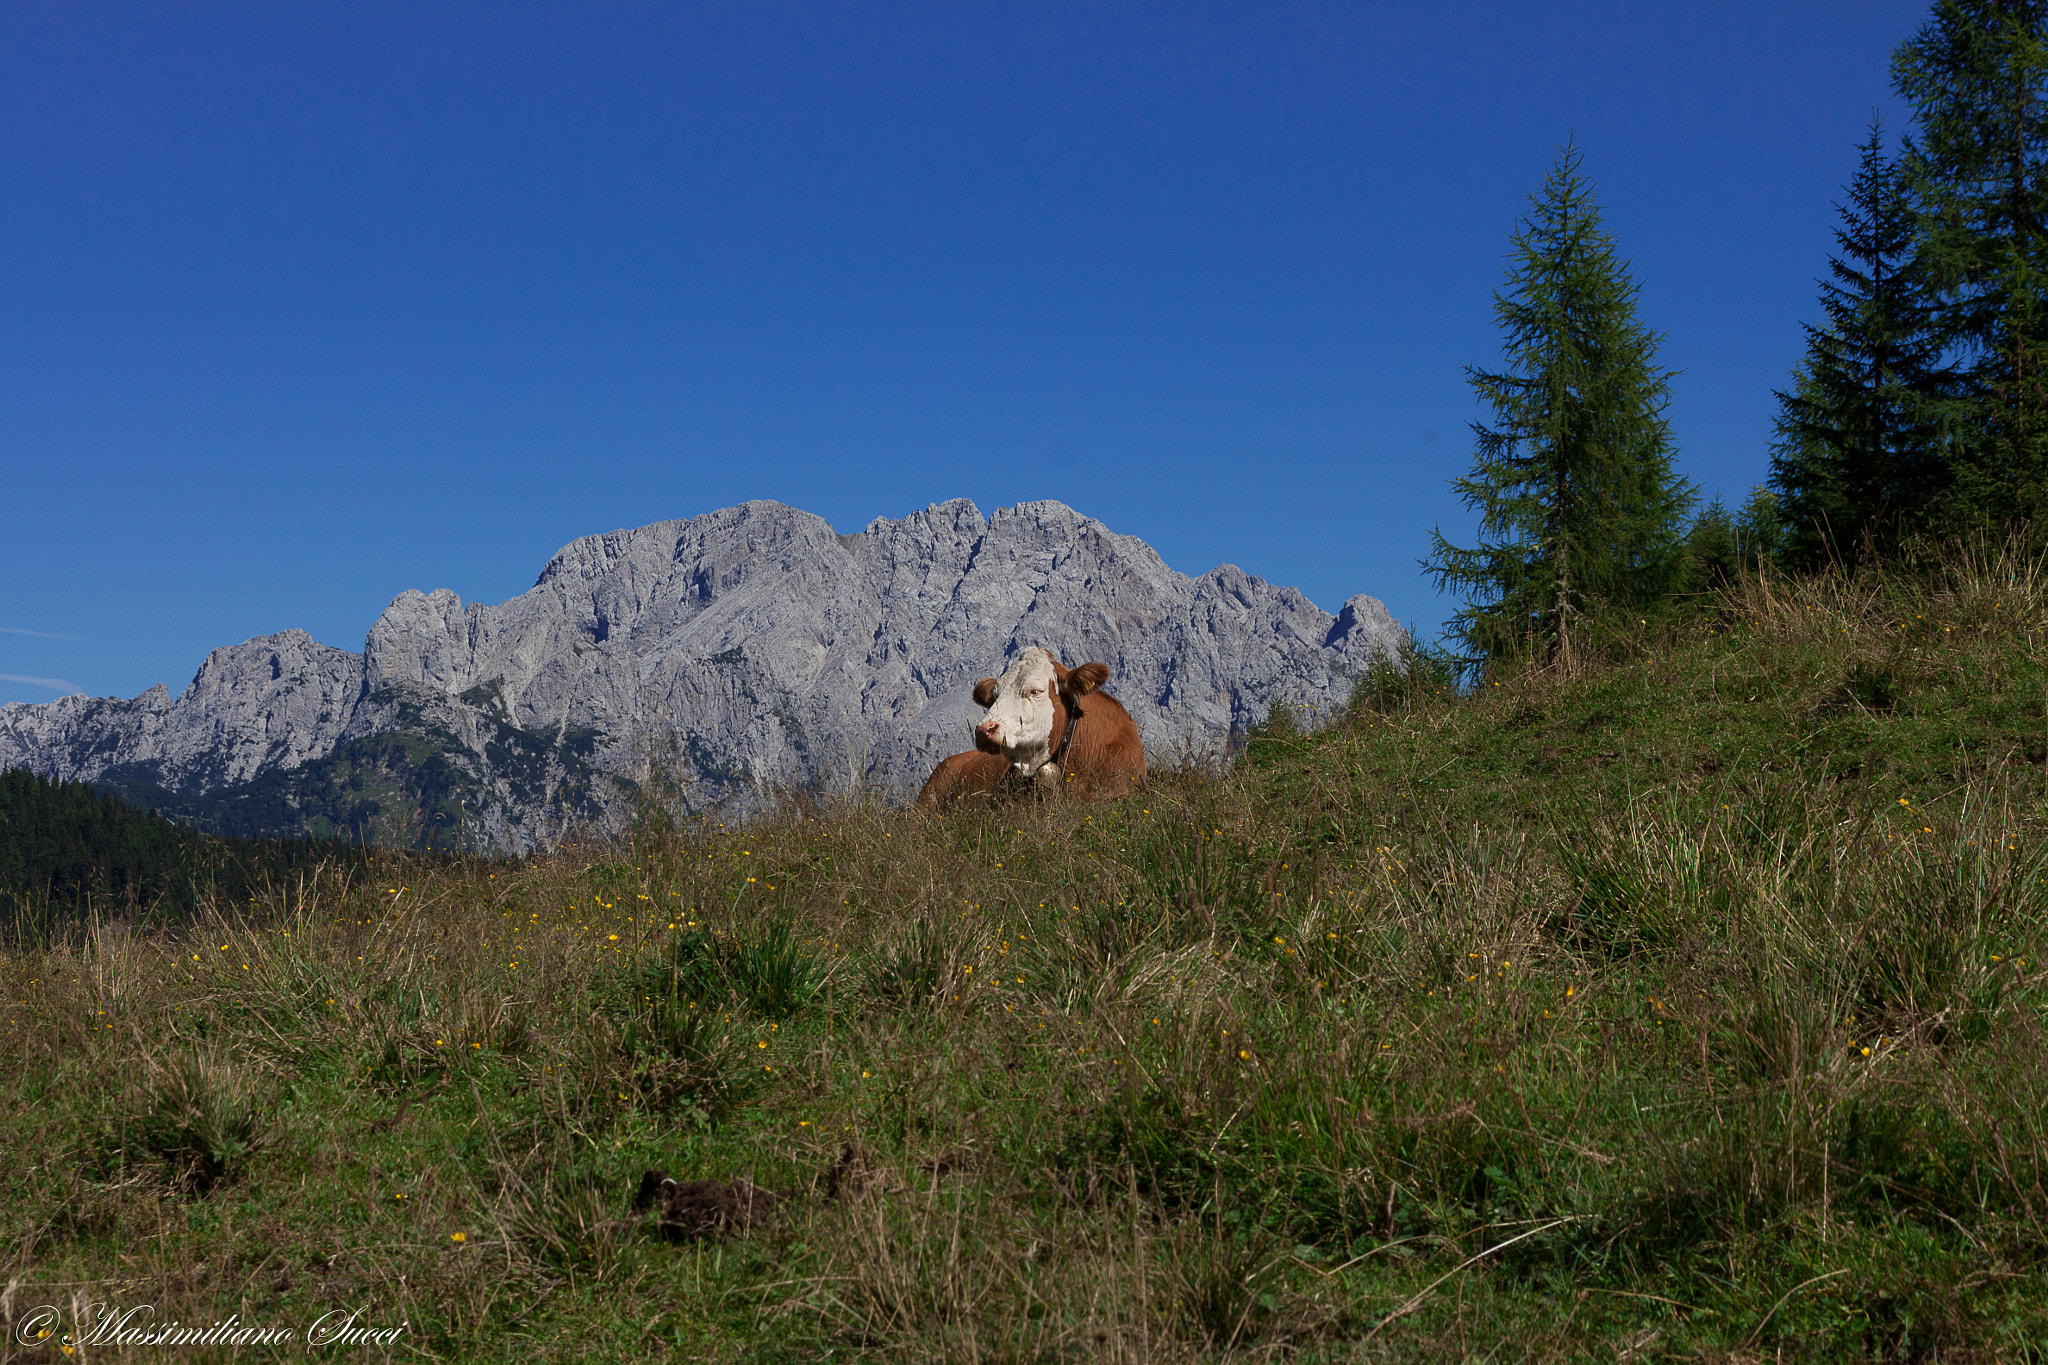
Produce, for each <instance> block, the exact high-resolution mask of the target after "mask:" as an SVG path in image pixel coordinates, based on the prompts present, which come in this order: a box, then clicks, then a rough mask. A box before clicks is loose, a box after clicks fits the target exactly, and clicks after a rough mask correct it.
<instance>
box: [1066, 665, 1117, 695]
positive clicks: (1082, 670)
mask: <svg viewBox="0 0 2048 1365" xmlns="http://www.w3.org/2000/svg"><path fill="white" fill-rule="evenodd" d="M1108 681H1109V665H1108V664H1082V665H1081V666H1080V667H1079V668H1076V669H1072V670H1070V671H1069V672H1068V674H1067V686H1066V690H1067V691H1068V692H1071V693H1073V694H1074V695H1075V696H1077V697H1085V696H1087V695H1088V694H1089V693H1090V692H1093V691H1094V690H1095V689H1096V688H1098V687H1100V686H1102V685H1103V684H1104V683H1106V682H1108Z"/></svg>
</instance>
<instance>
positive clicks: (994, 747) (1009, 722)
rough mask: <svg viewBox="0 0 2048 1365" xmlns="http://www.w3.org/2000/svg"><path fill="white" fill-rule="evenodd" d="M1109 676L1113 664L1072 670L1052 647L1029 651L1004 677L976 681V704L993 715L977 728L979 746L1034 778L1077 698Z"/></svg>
mask: <svg viewBox="0 0 2048 1365" xmlns="http://www.w3.org/2000/svg"><path fill="white" fill-rule="evenodd" d="M1108 678H1109V666H1108V665H1107V664H1082V665H1081V666H1080V667H1079V668H1068V667H1067V666H1066V665H1065V664H1062V663H1061V662H1060V661H1059V660H1057V659H1055V658H1053V657H1052V655H1051V654H1050V653H1049V652H1048V651H1046V650H1043V649H1039V648H1036V647H1033V648H1031V649H1027V650H1025V651H1024V652H1023V653H1022V654H1020V655H1018V656H1017V662H1015V663H1013V664H1011V665H1010V667H1009V670H1008V671H1007V672H1005V673H1004V674H1003V676H1002V677H1000V678H983V679H982V680H981V681H980V682H978V683H976V684H975V685H974V701H975V704H976V705H978V706H985V707H987V708H988V718H987V719H986V720H984V721H982V723H981V724H979V725H977V726H975V727H974V747H975V748H977V749H979V750H981V751H982V752H983V753H989V754H1001V755H1002V756H1003V757H1004V758H1007V759H1009V760H1010V771H1011V772H1013V773H1015V774H1016V775H1017V776H1019V777H1029V776H1031V775H1032V774H1034V773H1036V772H1037V771H1038V770H1039V768H1040V767H1042V766H1043V765H1044V763H1045V761H1046V760H1047V759H1049V758H1051V757H1052V751H1053V748H1054V747H1055V746H1056V745H1058V744H1059V742H1060V736H1061V734H1062V733H1063V732H1064V731H1065V729H1066V726H1067V715H1068V713H1069V710H1070V709H1071V707H1072V705H1073V699H1074V698H1075V697H1080V696H1086V695H1087V694H1088V693H1090V692H1093V691H1094V690H1095V689H1096V688H1098V687H1100V686H1102V684H1103V683H1104V682H1105V681H1106V680H1107V679H1108Z"/></svg>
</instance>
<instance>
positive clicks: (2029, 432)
mask: <svg viewBox="0 0 2048 1365" xmlns="http://www.w3.org/2000/svg"><path fill="white" fill-rule="evenodd" d="M1892 74H1893V79H1894V83H1895V84H1896V86H1897V88H1898V91H1899V94H1900V95H1901V96H1903V97H1904V98H1905V99H1906V100H1908V101H1910V102H1911V103H1912V104H1913V106H1914V111H1915V115H1916V118H1917V120H1918V123H1919V126H1920V136H1919V139H1918V141H1917V142H1909V143H1908V144H1907V151H1906V157H1905V164H1904V168H1903V169H1904V175H1905V182H1906V188H1907V190H1908V192H1909V193H1910V194H1911V195H1912V196H1913V197H1914V199H1915V201H1916V203H1917V205H1918V208H1919V212H1920V227H1921V235H1922V247H1921V252H1922V256H1923V257H1924V259H1925V262H1926V267H1927V270H1928V273H1929V276H1930V278H1931V281H1932V283H1933V284H1934V286H1935V287H1936V289H1937V290H1939V291H1940V303H1941V320H1942V322H1943V324H1944V329H1945V333H1946V335H1947V337H1948V338H1949V339H1950V340H1951V341H1953V342H1954V343H1955V345H1956V346H1957V347H1958V348H1959V349H1960V351H1961V352H1962V354H1963V355H1964V357H1965V358H1966V361H1967V366H1966V370H1965V375H1964V378H1965V384H1964V387H1963V391H1962V394H1961V398H1962V402H1961V403H1960V404H1959V405H1958V419H1959V420H1958V422H1957V433H1958V444H1957V448H1956V449H1955V451H1954V452H1953V453H1952V455H1951V458H1950V494H1949V497H1948V499H1947V509H1946V514H1945V516H1944V517H1943V520H1944V521H1945V522H1947V523H1948V524H1951V525H1955V524H1968V523H1978V524H1982V523H1986V522H1998V521H2003V520H2007V519H2010V518H2013V517H2016V516H2034V515H2039V514H2040V513H2042V512H2044V511H2048V0H1939V2H1938V3H1937V4H1936V5H1935V7H1934V13H1933V15H1932V16H1931V17H1930V18H1929V19H1928V21H1927V23H1926V24H1925V25H1923V26H1922V27H1921V29H1920V31H1919V32H1918V33H1916V34H1915V35H1914V36H1913V37H1912V38H1911V39H1909V40H1907V41H1906V42H1905V43H1904V44H1902V45H1901V46H1900V48H1899V50H1898V52H1897V53H1896V54H1894V56H1893V58H1892Z"/></svg>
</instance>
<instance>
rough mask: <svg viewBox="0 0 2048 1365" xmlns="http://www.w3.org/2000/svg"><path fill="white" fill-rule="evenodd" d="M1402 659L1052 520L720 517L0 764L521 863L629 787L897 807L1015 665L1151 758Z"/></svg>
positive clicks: (0, 751)
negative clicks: (854, 527) (871, 796)
mask: <svg viewBox="0 0 2048 1365" xmlns="http://www.w3.org/2000/svg"><path fill="white" fill-rule="evenodd" d="M1404 638H1405V636H1404V632H1403V631H1402V630H1401V627H1400V626H1399V625H1398V624H1397V623H1396V622H1395V621H1394V620H1393V618H1392V617H1391V616H1389V615H1388V613H1387V610H1386V608H1385V607H1384V606H1382V605H1381V604H1380V602H1379V601H1377V600H1376V599H1374V598H1371V597H1365V596H1358V597H1353V598H1352V599H1351V600H1350V601H1348V602H1346V603H1345V604H1344V606H1343V609H1342V610H1341V611H1340V612H1339V613H1338V614H1337V615H1335V616H1331V615H1330V614H1329V613H1327V612H1324V611H1323V610H1321V609H1320V608H1318V607H1317V606H1316V605H1315V604H1314V603H1313V602H1310V601H1309V600H1308V599H1307V598H1306V597H1304V596H1302V595H1301V593H1299V592H1297V591H1296V590H1295V589H1293V588H1281V587H1274V586H1272V585H1271V584H1268V583H1266V582H1264V581H1263V580H1261V579H1258V578H1256V577H1253V576H1252V575H1250V574H1247V573H1245V572H1243V571H1242V570H1240V569H1238V568H1235V567H1233V566H1231V565H1227V564H1226V565H1223V566H1220V567H1218V568H1216V569H1213V570H1211V571H1210V572H1208V573H1206V574H1204V575H1202V576H1201V577H1199V578H1190V577H1187V576H1186V575H1184V574H1180V573H1176V572H1175V571H1174V570H1173V569H1171V568H1169V567H1167V565H1166V563H1165V562H1164V561H1163V560H1161V559H1160V557H1159V555H1158V554H1157V552H1155V551H1154V550H1153V549H1152V547H1151V546H1149V545H1147V544H1145V542H1143V541H1141V540H1138V539H1136V538H1135V537H1132V536H1122V535H1117V534H1115V533H1114V532H1112V531H1110V530H1109V529H1108V528H1107V527H1105V526H1104V525H1103V524H1102V523H1101V522H1098V521H1096V520H1094V519H1093V518H1090V517H1086V516H1082V515H1081V514H1080V513H1078V512H1075V511H1074V510H1073V509H1071V508H1069V507H1066V506H1065V505H1063V504H1061V503H1057V502H1030V503H1021V504H1019V505H1018V506H1016V507H1007V508H1002V509H1000V510H998V511H997V512H995V513H994V514H993V515H992V516H989V517H986V518H985V517H983V516H982V515H981V513H980V512H979V511H978V510H976V508H975V506H974V504H972V503H970V502H968V501H966V500H964V499H956V500H954V501H952V502H946V503H940V504H936V505H934V506H931V507H928V508H926V509H925V510H924V511H922V512H918V513H915V514H913V515H911V516H908V517H905V518H903V519H902V520H901V521H889V520H886V519H877V520H876V521H875V522H873V523H872V524H871V525H869V526H868V528H867V529H866V530H865V531H862V532H860V533H858V534H855V535H844V536H842V535H838V534H835V533H834V531H833V529H832V528H831V527H830V526H829V525H827V524H826V523H825V522H824V521H822V520H821V519H819V518H817V517H814V516H812V515H810V514H809V513H806V512H800V511H798V510H796V509H795V508H791V507H785V506H782V505H781V504H779V503H773V502H750V503H747V504H745V505H743V506H739V507H731V508H727V509H725V510H724V511H719V512H711V513H707V514H706V515H704V516H700V517H693V518H691V519H689V520H687V521H666V522H659V523H657V524H655V525H652V526H643V527H641V528H640V529H638V530H633V531H613V532H611V533H610V534H608V535H600V536H589V537H586V538H584V539H582V540H578V541H575V542H573V543H572V544H570V545H568V546H566V547H565V548H564V549H563V550H562V551H561V552H560V553H558V554H557V555H556V556H555V557H554V558H553V559H552V560H550V561H549V562H548V565H547V567H546V568H544V569H542V570H541V573H540V577H539V579H538V580H536V581H535V583H534V585H533V588H532V589H531V590H530V591H528V592H526V593H525V594H523V595H521V596H519V597H515V598H513V599H512V600H511V601H509V602H504V603H501V604H499V605H497V606H487V605H484V604H482V603H471V604H470V605H468V606H464V605H463V604H462V602H461V601H460V600H459V599H458V598H457V597H456V595H455V594H454V593H452V592H449V591H448V590H446V589H441V590H439V591H436V592H432V593H421V592H416V591H413V592H405V593H402V594H400V595H399V596H398V598H397V599H396V600H394V601H393V602H392V603H391V605H390V606H389V607H387V608H386V609H385V611H384V614H383V615H382V616H381V617H379V618H378V620H377V623H376V624H375V625H374V626H372V627H371V629H370V634H369V638H368V639H367V640H366V641H365V642H364V646H363V652H362V653H360V654H352V653H350V652H348V651H346V650H342V649H336V648H334V647H332V646H330V645H323V644H321V643H319V642H318V641H316V640H314V639H313V638H312V637H311V636H309V635H307V634H306V633H305V632H304V631H300V630H287V631H284V632H281V633H279V634H276V635H267V636H260V637H258V638H256V639H253V640H249V641H246V642H244V643H242V644H239V645H231V646H227V647H225V648H222V649H217V650H215V651H214V652H213V653H212V654H211V655H209V656H208V658H207V660H206V662H205V663H204V664H203V665H201V666H200V669H199V673H198V675H197V676H196V677H194V678H193V680H192V683H191V685H190V686H188V687H187V688H186V689H185V691H184V693H183V694H182V695H180V696H179V697H177V698H175V699H173V698H172V696H171V694H170V691H169V689H168V688H165V687H163V686H161V685H159V686H157V687H153V688H151V689H150V690H149V691H147V692H145V693H143V694H142V695H141V696H139V697H135V698H133V699H131V700H126V701H123V700H119V699H114V698H95V697H83V696H73V697H63V698H60V699H59V700H57V701H53V702H48V703H44V704H41V705H25V704H21V703H13V704H9V705H6V706H0V767H27V768H31V769H34V770H35V771H37V772H39V773H42V774H44V775H46V776H50V777H58V778H83V779H86V780H90V781H93V782H96V783H99V784H101V785H103V786H106V787H109V788H112V789H114V790H116V791H119V792H121V793H122V794H124V795H126V796H127V797H128V798H129V799H131V800H149V801H154V802H155V803H156V804H157V805H158V806H159V807H160V808H162V809H165V810H167V811H168V812H170V813H174V814H180V815H183V816H185V817H187V818H191V819H195V820H198V821H201V822H202V823H209V824H212V825H214V826H216V827H218V828H221V829H223V830H224V831H228V832H236V833H267V832H277V831H304V832H308V833H315V834H333V833H346V834H351V835H354V836H357V837H364V838H377V839H380V840H384V841H397V842H434V843H456V842H461V843H473V844H482V845H489V846H494V847H499V848H509V849H525V848H531V847H536V846H544V845H546V844H548V843H550V842H552V841H553V840H555V839H556V838H558V837H560V835H561V834H562V833H563V831H565V830H566V829H568V828H570V827H572V826H574V825H576V824H578V823H581V822H587V821H605V820H611V819H617V818H619V817H620V816H621V814H622V813H623V812H625V811H627V810H629V809H630V808H631V806H632V803H633V800H634V794H635V792H636V791H638V790H640V789H642V788H644V787H645V786H646V785H647V784H648V783H649V782H654V781H658V782H659V783H660V784H661V786H662V789H663V790H665V791H670V792H673V793H677V794H680V796H681V797H682V798H683V799H685V800H687V801H690V802H691V803H692V804H694V805H696V806H698V807H700V808H701V807H703V806H706V805H709V804H711V803H714V802H716V801H719V800H726V799H731V798H733V797H735V796H746V795H747V794H750V793H751V794H758V793H760V792H762V791H764V790H768V789H771V788H772V787H774V786H776V785H778V784H786V785H789V786H794V787H811V786H818V785H823V786H826V787H831V788H846V787H850V786H856V785H858V786H864V787H867V788H869V789H874V790H880V791H882V792H885V793H889V794H892V795H899V794H907V793H911V792H914V791H915V790H916V788H917V787H918V785H919V784H920V783H922V781H923V780H924V778H925V776H926V775H927V774H928V773H929V772H930V770H931V768H932V766H933V764H934V763H935V762H936V761H937V760H938V759H940V758H942V757H944V756H945V755H947V754H949V753H955V752H958V751H959V750H961V749H965V748H967V747H969V744H970V739H969V729H970V726H971V724H972V723H973V720H974V718H975V717H976V716H977V715H978V711H977V709H976V708H975V706H974V704H973V701H972V699H971V697H970V695H969V693H970V691H971V690H972V688H973V686H974V682H975V680H976V679H977V678H982V677H988V676H991V675H993V674H996V673H999V672H1001V671H1002V669H1003V668H1004V667H1005V666H1006V664H1007V661H1008V660H1009V659H1010V658H1011V657H1013V656H1014V655H1015V654H1016V653H1017V652H1018V651H1019V650H1021V649H1024V648H1025V647H1027V646H1030V645H1044V646H1046V647H1048V648H1050V649H1052V650H1053V651H1054V653H1055V654H1057V655H1058V656H1059V657H1061V658H1063V659H1065V660H1067V661H1068V662H1069V663H1073V664H1079V663H1084V662H1087V661H1088V660H1091V659H1100V660H1101V661H1102V662H1104V663H1106V664H1108V665H1109V669H1110V681H1109V684H1108V687H1109V690H1110V691H1111V692H1112V693H1114V694H1115V695H1116V697H1117V698H1118V699H1119V700H1120V701H1122V702H1123V704H1124V705H1125V707H1127V708H1128V709H1129V710H1130V712H1131V714H1132V715H1133V716H1134V717H1136V719H1137V722H1138V726H1139V729H1140V730H1141V732H1142V733H1143V735H1144V738H1145V743H1146V747H1147V751H1148V753H1149V754H1151V755H1152V756H1153V759H1154V761H1155V762H1159V761H1170V760H1171V759H1172V758H1173V757H1174V756H1176V755H1180V754H1183V753H1189V752H1193V753H1200V752H1203V751H1209V750H1214V749H1216V748H1218V747H1220V746H1221V745H1223V744H1224V743H1226V742H1227V739H1228V736H1230V734H1231V733H1232V732H1233V731H1234V730H1239V729H1241V728H1242V727H1244V726H1246V725H1248V724H1250V723H1252V722H1255V721H1256V720H1258V719H1259V718H1261V717H1262V716H1263V715H1264V714H1265V712H1266V709H1267V707H1268V705H1269V704H1270V703H1271V702H1273V701H1275V700H1285V701H1287V702H1289V703H1291V704H1294V705H1297V706H1302V707H1306V708H1307V709H1309V710H1311V711H1315V710H1323V711H1327V710H1330V709H1333V708H1335V707H1336V706H1339V705H1341V704H1342V703H1343V702H1344V700H1345V699H1346V698H1347V697H1348V696H1349V693H1350V689H1351V684H1352V680H1353V679H1354V678H1355V677H1356V676H1358V675H1359V674H1360V673H1362V672H1364V671H1366V670H1367V669H1369V668H1370V667H1371V665H1372V663H1373V660H1374V659H1375V658H1377V657H1379V656H1382V655H1391V654H1392V653H1393V652H1394V651H1395V650H1397V649H1398V647H1399V645H1400V643H1401V642H1402V640H1403V639H1404Z"/></svg>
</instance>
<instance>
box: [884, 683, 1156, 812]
mask: <svg viewBox="0 0 2048 1365" xmlns="http://www.w3.org/2000/svg"><path fill="white" fill-rule="evenodd" d="M1108 677H1109V667H1108V665H1106V664H1082V665H1081V666H1080V667H1079V668H1068V667H1067V666H1066V665H1065V664H1062V663H1061V662H1060V661H1059V660H1057V659H1055V658H1053V657H1052V654H1051V653H1050V652H1049V651H1047V650H1043V649H1039V648H1037V647H1036V646H1034V647H1032V648H1030V649H1027V650H1025V651H1024V652H1023V653H1022V654H1020V655H1018V656H1017V661H1016V662H1015V663H1013V664H1011V665H1010V667H1009V669H1008V670H1007V671H1005V672H1004V674H1003V676H1002V677H1000V678H983V679H982V680H981V681H980V682H978V683H976V684H975V685H974V700H975V703H976V704H977V705H979V706H983V707H986V708H987V709H988V715H987V717H986V718H984V719H983V720H982V722H981V724H979V725H977V726H975V727H974V749H973V751H972V752H970V753H964V754H955V755H953V756H952V757H951V758H949V759H947V760H946V761H945V762H943V763H941V764H940V765H939V767H938V771H936V772H934V773H933V774H932V776H931V780H930V781H929V782H926V783H925V784H924V790H923V791H922V792H920V793H918V797H917V801H918V804H919V805H930V804H931V803H933V802H935V801H938V800H940V799H942V798H945V797H963V796H988V795H991V794H993V793H994V792H995V791H997V790H998V789H999V788H1001V787H1002V785H1003V784H1004V782H1005V781H1006V780H1015V781H1017V782H1019V783H1020V784H1024V783H1028V784H1031V785H1032V786H1035V787H1037V788H1038V789H1039V790H1041V791H1058V790H1066V791H1070V792H1074V793H1076V794H1078V795H1082V796H1095V795H1103V796H1114V795H1116V794H1118V793H1121V792H1125V791H1128V790H1130V788H1131V787H1132V786H1133V785H1134V784H1136V783H1139V782H1142V781H1144V780H1145V745H1144V742H1143V741H1142V740H1140V739H1139V738H1138V726H1137V723H1136V722H1134V721H1133V720H1132V719H1131V713H1130V712H1128V711H1126V710H1124V708H1123V706H1122V705H1121V704H1120V703H1119V702H1118V701H1117V699H1116V698H1115V697H1112V696H1110V695H1109V693H1107V692H1104V691H1102V690H1101V687H1102V684H1103V682H1104V680H1106V679H1107V678H1108Z"/></svg>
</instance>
